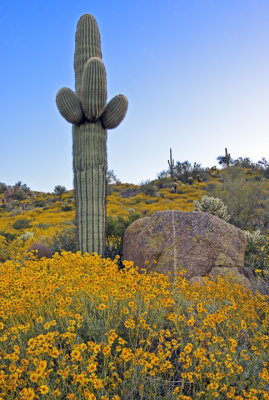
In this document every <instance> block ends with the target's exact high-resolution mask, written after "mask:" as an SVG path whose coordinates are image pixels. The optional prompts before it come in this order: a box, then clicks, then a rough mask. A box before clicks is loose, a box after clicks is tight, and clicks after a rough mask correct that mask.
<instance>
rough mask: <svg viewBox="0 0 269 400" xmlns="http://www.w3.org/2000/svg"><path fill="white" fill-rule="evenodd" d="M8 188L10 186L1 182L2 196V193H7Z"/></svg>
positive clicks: (0, 191)
mask: <svg viewBox="0 0 269 400" xmlns="http://www.w3.org/2000/svg"><path fill="white" fill-rule="evenodd" d="M7 188H8V186H7V185H6V184H5V183H3V182H0V194H1V193H5V191H6V190H7Z"/></svg>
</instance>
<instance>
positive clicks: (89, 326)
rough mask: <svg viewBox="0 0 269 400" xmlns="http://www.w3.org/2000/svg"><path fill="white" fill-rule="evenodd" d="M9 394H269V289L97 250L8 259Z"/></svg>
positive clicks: (1, 373) (251, 399) (0, 368)
mask: <svg viewBox="0 0 269 400" xmlns="http://www.w3.org/2000/svg"><path fill="white" fill-rule="evenodd" d="M0 275H1V279H0V399H1V400H9V399H14V400H15V399H18V400H26V399H27V400H28V399H45V398H46V399H57V398H59V399H63V398H65V399H71V400H81V399H91V400H95V399H96V400H129V399H130V400H131V399H141V400H142V399H158V400H161V399H167V400H179V399H180V400H181V399H183V400H198V399H209V400H210V399H232V400H245V399H248V400H262V399H264V400H266V399H269V392H268V385H269V371H268V369H269V362H268V360H269V357H268V353H269V351H268V350H269V340H268V329H269V318H268V315H269V308H268V297H266V296H261V295H260V294H259V293H257V294H255V295H254V294H253V293H251V292H248V291H246V290H245V289H244V288H243V287H242V286H240V285H239V284H237V283H236V282H235V281H233V279H232V277H226V278H223V277H220V278H218V279H217V280H213V279H210V278H204V279H203V281H202V282H201V283H200V284H198V283H190V282H189V281H188V280H187V279H185V277H184V273H183V272H182V271H179V274H178V278H177V279H176V281H175V282H174V281H171V280H170V278H169V277H168V276H164V275H162V274H157V273H150V274H149V273H147V272H146V271H145V270H140V271H138V270H137V268H135V267H134V266H133V265H132V263H130V262H126V261H125V262H124V268H123V269H121V270H119V268H118V265H117V258H116V259H115V260H111V259H102V258H101V257H99V256H98V255H97V254H92V255H90V254H84V255H82V254H80V253H79V252H78V253H76V254H73V253H69V252H63V253H62V254H61V255H59V254H55V255H54V256H53V258H51V259H41V260H35V259H33V260H30V259H19V258H17V259H16V260H13V261H6V262H5V263H4V264H2V265H1V266H0Z"/></svg>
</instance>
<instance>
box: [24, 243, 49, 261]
mask: <svg viewBox="0 0 269 400" xmlns="http://www.w3.org/2000/svg"><path fill="white" fill-rule="evenodd" d="M27 251H28V253H32V254H33V255H34V256H35V257H36V258H42V257H46V258H50V257H51V256H52V251H51V249H50V248H49V247H48V246H46V245H45V244H44V243H33V244H32V245H31V246H30V247H29V248H28V250H27Z"/></svg>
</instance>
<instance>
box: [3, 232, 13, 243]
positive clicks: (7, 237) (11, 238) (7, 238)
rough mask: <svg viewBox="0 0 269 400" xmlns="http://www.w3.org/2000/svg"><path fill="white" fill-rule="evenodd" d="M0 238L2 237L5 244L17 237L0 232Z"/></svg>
mask: <svg viewBox="0 0 269 400" xmlns="http://www.w3.org/2000/svg"><path fill="white" fill-rule="evenodd" d="M0 236H3V237H4V238H5V239H6V241H7V242H12V241H13V240H15V239H16V237H17V235H16V234H15V233H10V232H4V231H0Z"/></svg>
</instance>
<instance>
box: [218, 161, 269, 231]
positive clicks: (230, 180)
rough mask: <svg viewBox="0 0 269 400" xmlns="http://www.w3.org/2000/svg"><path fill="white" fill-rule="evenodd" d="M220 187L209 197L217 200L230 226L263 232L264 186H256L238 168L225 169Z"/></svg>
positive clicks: (268, 200) (267, 199)
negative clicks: (225, 213) (227, 213)
mask: <svg viewBox="0 0 269 400" xmlns="http://www.w3.org/2000/svg"><path fill="white" fill-rule="evenodd" d="M220 181H221V184H218V185H215V188H214V189H213V190H211V195H213V196H214V197H218V198H220V199H221V200H222V201H223V202H224V203H225V204H226V205H227V208H228V210H229V214H230V215H231V219H230V223H232V224H234V225H235V226H237V227H238V228H240V229H244V230H247V229H250V230H251V229H260V230H266V229H267V226H268V221H269V196H268V186H267V185H266V182H257V181H255V179H253V178H251V177H250V176H248V175H247V171H245V170H244V169H242V168H241V167H240V166H231V167H228V168H225V169H224V170H222V171H221V174H220Z"/></svg>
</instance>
